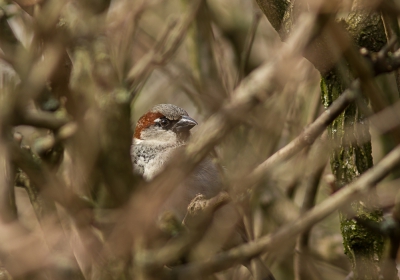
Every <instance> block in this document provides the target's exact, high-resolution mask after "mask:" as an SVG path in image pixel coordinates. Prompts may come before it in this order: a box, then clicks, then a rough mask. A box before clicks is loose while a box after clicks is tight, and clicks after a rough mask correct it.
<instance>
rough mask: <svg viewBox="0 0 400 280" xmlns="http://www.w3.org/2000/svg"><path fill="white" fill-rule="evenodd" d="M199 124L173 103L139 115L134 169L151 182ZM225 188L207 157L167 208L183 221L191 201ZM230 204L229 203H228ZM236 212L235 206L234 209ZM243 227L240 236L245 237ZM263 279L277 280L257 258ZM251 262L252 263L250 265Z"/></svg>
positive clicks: (133, 154)
mask: <svg viewBox="0 0 400 280" xmlns="http://www.w3.org/2000/svg"><path fill="white" fill-rule="evenodd" d="M196 125H198V123H197V122H196V121H195V120H194V119H193V118H191V117H190V116H189V115H188V113H187V112H186V111H185V110H184V109H182V108H180V107H178V106H176V105H173V104H158V105H155V106H154V107H153V108H151V109H150V110H149V111H148V112H147V113H145V114H144V115H143V116H141V117H140V118H139V120H138V121H137V123H136V127H135V132H134V136H133V141H132V146H131V159H132V163H133V171H134V172H135V173H136V174H138V175H141V176H142V177H143V178H144V180H146V181H150V180H152V179H153V178H154V177H155V176H157V175H158V174H159V173H160V172H161V171H163V169H164V167H165V166H166V164H167V163H168V161H169V160H170V159H171V158H172V157H173V156H174V153H175V152H177V150H178V149H181V148H183V147H184V146H185V144H186V143H187V141H188V140H189V139H190V137H191V129H192V128H193V127H195V126H196ZM223 190H224V188H223V184H222V180H221V175H220V173H219V170H218V168H217V165H216V164H215V163H214V162H213V161H212V159H211V157H206V158H205V159H204V160H203V161H202V162H200V164H199V165H198V166H197V167H196V168H195V169H194V171H193V172H192V173H191V175H190V176H189V177H188V178H187V179H186V180H185V181H184V182H183V183H182V184H181V185H179V186H177V187H176V188H175V189H174V191H173V192H172V193H171V195H170V197H169V198H168V199H167V200H166V202H165V203H164V206H163V207H162V208H163V211H168V212H172V214H173V215H174V216H175V218H176V219H177V220H180V221H183V219H184V217H185V215H186V212H187V208H188V206H189V204H190V203H191V201H192V200H193V199H194V198H195V197H196V196H198V195H202V197H203V198H204V199H210V198H212V197H214V196H216V195H217V194H219V193H220V192H222V191H223ZM228 207H229V206H228ZM232 210H233V211H234V209H232ZM240 232H241V230H240V229H237V230H236V236H238V238H239V239H241V242H244V241H245V238H242V237H241V236H243V234H242V233H240ZM257 262H258V264H257V265H258V266H259V267H260V268H259V269H260V270H261V271H260V273H261V279H265V280H275V279H274V277H273V275H272V274H271V273H270V271H269V270H268V268H267V267H266V266H265V265H264V264H263V263H262V262H261V261H259V260H257ZM248 265H249V264H248Z"/></svg>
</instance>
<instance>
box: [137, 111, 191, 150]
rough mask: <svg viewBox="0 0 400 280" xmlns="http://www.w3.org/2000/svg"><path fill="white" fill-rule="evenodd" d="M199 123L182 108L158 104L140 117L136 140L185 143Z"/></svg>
mask: <svg viewBox="0 0 400 280" xmlns="http://www.w3.org/2000/svg"><path fill="white" fill-rule="evenodd" d="M195 125H197V122H196V121H195V120H194V119H192V118H191V117H189V115H188V113H187V112H186V111H185V110H183V109H182V108H180V107H178V106H175V105H172V104H158V105H156V106H154V107H153V108H152V109H151V110H150V111H149V112H147V113H146V114H144V115H143V116H141V117H140V119H139V120H138V122H137V124H136V128H135V134H134V138H135V139H136V140H137V141H148V140H150V141H160V142H165V143H167V142H168V143H174V142H185V141H186V140H187V139H188V137H189V136H190V129H192V128H193V127H194V126H195Z"/></svg>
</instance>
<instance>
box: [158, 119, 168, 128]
mask: <svg viewBox="0 0 400 280" xmlns="http://www.w3.org/2000/svg"><path fill="white" fill-rule="evenodd" d="M160 124H161V126H162V127H166V126H167V125H168V124H169V120H168V119H167V118H162V119H161V120H160Z"/></svg>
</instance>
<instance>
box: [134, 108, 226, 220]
mask: <svg viewBox="0 0 400 280" xmlns="http://www.w3.org/2000/svg"><path fill="white" fill-rule="evenodd" d="M164 117H165V118H167V119H168V120H169V121H170V122H171V123H170V124H169V126H165V127H162V126H161V125H160V124H159V123H160V120H161V119H163V118H164ZM179 122H181V123H183V125H184V126H186V127H183V128H182V126H181V130H179V131H177V130H176V129H174V128H176V127H177V124H179ZM195 124H197V123H196V122H195V121H194V120H193V119H191V118H190V117H189V116H188V114H187V112H186V111H185V110H183V109H182V108H180V107H178V106H175V105H172V104H159V105H156V106H154V107H153V108H152V109H151V110H150V111H149V112H148V113H147V114H145V115H143V116H142V117H141V118H140V119H139V121H138V124H137V127H136V131H135V138H134V141H133V145H132V147H131V157H132V162H133V166H134V172H136V173H138V174H140V175H142V176H143V177H144V178H145V179H146V180H151V179H152V178H154V176H156V175H157V174H159V173H160V172H161V171H162V170H163V168H164V166H165V164H166V163H167V162H168V161H169V160H170V159H171V157H173V156H174V153H175V152H176V150H177V149H179V148H180V147H182V146H184V145H185V143H186V141H187V139H188V136H189V135H190V129H191V128H192V127H193V126H194V125H195ZM138 129H140V133H137V130H138ZM182 135H183V136H182ZM220 191H221V180H220V175H219V172H218V169H217V167H216V165H215V164H214V163H213V162H212V160H211V159H210V158H206V159H205V160H204V161H203V162H201V163H200V164H199V165H198V166H197V168H196V169H195V170H194V171H193V173H192V174H191V175H190V176H189V178H188V179H187V180H186V181H185V182H184V183H182V184H181V185H180V186H177V187H176V188H175V190H174V191H173V192H172V194H171V196H170V197H169V199H168V200H167V201H166V202H165V204H164V210H170V211H173V212H174V213H175V214H176V216H177V217H178V218H181V219H183V217H184V215H185V213H186V209H187V206H188V205H189V203H190V201H191V200H192V199H193V198H194V197H195V196H196V195H197V194H199V193H200V194H203V195H204V196H205V197H206V198H211V197H213V196H215V195H216V194H218V193H219V192H220Z"/></svg>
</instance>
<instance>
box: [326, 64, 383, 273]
mask: <svg viewBox="0 0 400 280" xmlns="http://www.w3.org/2000/svg"><path fill="white" fill-rule="evenodd" d="M343 90H344V86H343V83H342V81H341V79H340V78H339V76H338V75H337V74H336V73H335V71H331V72H330V73H328V74H327V75H325V77H323V78H322V79H321V93H322V101H323V104H324V106H325V107H328V106H329V105H330V104H331V103H332V102H333V101H334V100H335V99H336V98H337V97H338V96H339V95H340V94H341V92H343ZM366 122H367V120H366V119H365V118H364V116H363V115H362V114H361V113H360V112H359V110H358V109H357V107H356V105H355V104H352V105H350V106H349V107H348V108H347V109H346V110H345V111H344V112H343V113H342V114H341V115H340V116H339V117H338V118H337V119H336V120H335V121H334V122H333V123H332V124H331V125H330V126H329V128H328V135H329V137H330V138H331V139H332V140H333V141H334V143H337V144H338V148H337V149H336V150H334V151H333V152H332V154H331V157H330V163H331V169H332V173H333V174H334V175H335V178H336V183H337V186H338V187H341V186H344V185H346V184H347V183H349V182H351V181H352V180H354V179H355V178H357V177H358V176H359V175H360V174H362V173H363V172H365V171H366V170H367V169H368V168H370V167H371V166H372V164H373V163H372V154H371V152H372V150H371V142H370V135H369V130H368V126H367V125H365V124H366ZM360 123H362V124H364V125H363V126H359V125H357V124H360ZM348 135H352V137H354V138H353V139H349V137H347V136H348ZM354 140H355V141H354ZM350 207H351V209H352V212H355V213H356V215H357V219H361V220H364V221H374V222H379V221H381V220H382V212H381V211H380V210H379V209H377V208H375V207H374V205H373V202H372V201H370V198H367V199H365V200H363V201H354V202H353V203H352V204H351V206H349V208H350ZM340 224H341V232H342V236H343V246H344V251H345V253H346V255H347V256H348V257H349V259H350V261H351V263H352V267H353V273H354V279H379V275H378V271H379V268H378V265H379V261H380V258H381V255H382V250H383V243H384V240H383V237H382V236H381V235H379V234H376V233H375V232H372V231H371V230H369V229H368V228H366V227H364V226H363V225H362V224H360V223H359V222H358V221H357V220H354V219H349V218H348V216H347V215H346V213H344V212H342V213H340Z"/></svg>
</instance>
